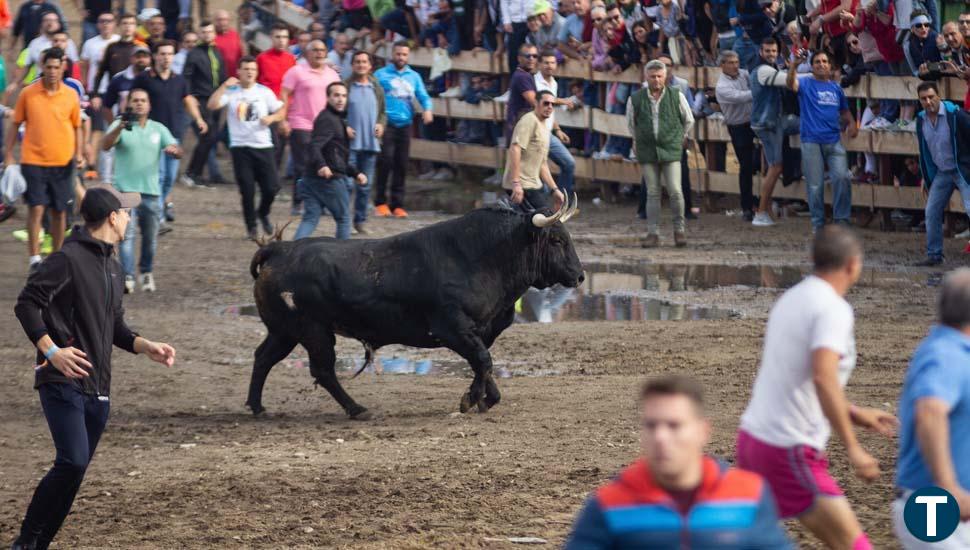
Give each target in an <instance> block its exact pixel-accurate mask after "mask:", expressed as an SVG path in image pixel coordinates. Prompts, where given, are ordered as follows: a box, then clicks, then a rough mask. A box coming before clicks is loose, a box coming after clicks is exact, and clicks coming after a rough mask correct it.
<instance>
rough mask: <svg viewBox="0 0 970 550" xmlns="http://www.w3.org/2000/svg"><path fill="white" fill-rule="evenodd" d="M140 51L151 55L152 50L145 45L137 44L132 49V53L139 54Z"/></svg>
mask: <svg viewBox="0 0 970 550" xmlns="http://www.w3.org/2000/svg"><path fill="white" fill-rule="evenodd" d="M140 53H145V54H148V55H151V54H152V51H151V50H149V49H148V48H146V47H145V46H135V49H133V50H131V55H138V54H140Z"/></svg>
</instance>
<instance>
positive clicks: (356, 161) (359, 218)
mask: <svg viewBox="0 0 970 550" xmlns="http://www.w3.org/2000/svg"><path fill="white" fill-rule="evenodd" d="M379 154H381V153H380V151H351V152H350V164H352V165H353V166H355V167H356V168H357V169H358V170H360V171H361V172H363V173H364V175H365V176H367V185H355V186H354V188H355V191H354V223H364V222H366V221H367V208H368V207H370V202H369V200H368V199H369V198H370V186H371V182H372V181H374V172H375V171H376V168H377V155H379Z"/></svg>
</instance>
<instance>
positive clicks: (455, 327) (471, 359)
mask: <svg viewBox="0 0 970 550" xmlns="http://www.w3.org/2000/svg"><path fill="white" fill-rule="evenodd" d="M431 334H432V336H434V337H435V338H437V339H438V340H439V341H440V342H441V344H442V345H443V346H445V347H447V348H448V349H450V350H452V351H454V352H455V353H457V354H458V355H460V356H461V357H462V358H463V359H464V360H465V361H468V365H469V366H470V367H471V368H472V372H473V373H474V375H475V376H474V378H473V379H472V383H471V386H469V388H468V391H467V392H465V395H463V396H462V398H461V402H460V405H459V409H460V410H461V412H463V413H464V412H468V410H469V409H471V408H472V407H475V406H477V407H478V410H479V412H485V411H487V410H488V409H489V408H490V407H491V406H492V405H494V404H495V403H498V387H497V386H496V385H495V381H494V380H492V355H491V354H490V353H489V351H488V348H487V347H486V346H485V343H484V342H483V341H482V339H481V337H480V336H479V335H478V334H477V333H476V331H475V326H474V323H473V322H472V320H471V319H469V318H468V317H466V316H464V315H459V316H458V317H457V318H455V317H454V316H452V317H448V318H444V319H439V320H436V322H433V323H432V324H431ZM486 390H488V391H487V392H486ZM486 393H488V394H489V397H486ZM493 396H494V397H493Z"/></svg>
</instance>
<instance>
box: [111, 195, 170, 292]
mask: <svg viewBox="0 0 970 550" xmlns="http://www.w3.org/2000/svg"><path fill="white" fill-rule="evenodd" d="M160 214H161V203H160V202H159V201H158V195H146V194H144V193H142V195H141V204H139V205H138V206H136V207H135V208H132V209H131V220H130V221H129V222H128V227H127V228H126V229H125V240H123V241H121V246H120V247H119V250H118V251H119V253H120V256H121V267H123V268H124V270H125V275H132V276H134V275H135V226H136V225H137V226H138V228H139V229H140V230H141V257H140V258H139V260H138V271H139V272H141V273H151V272H152V264H153V262H154V260H155V244H156V242H157V241H158V222H159V219H160Z"/></svg>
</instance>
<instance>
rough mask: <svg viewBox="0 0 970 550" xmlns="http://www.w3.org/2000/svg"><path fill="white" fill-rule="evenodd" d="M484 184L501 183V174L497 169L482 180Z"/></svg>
mask: <svg viewBox="0 0 970 550" xmlns="http://www.w3.org/2000/svg"><path fill="white" fill-rule="evenodd" d="M482 183H483V184H485V185H502V174H501V173H499V171H498V170H496V171H495V173H494V174H492V175H491V176H489V177H487V178H485V179H484V180H482Z"/></svg>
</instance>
